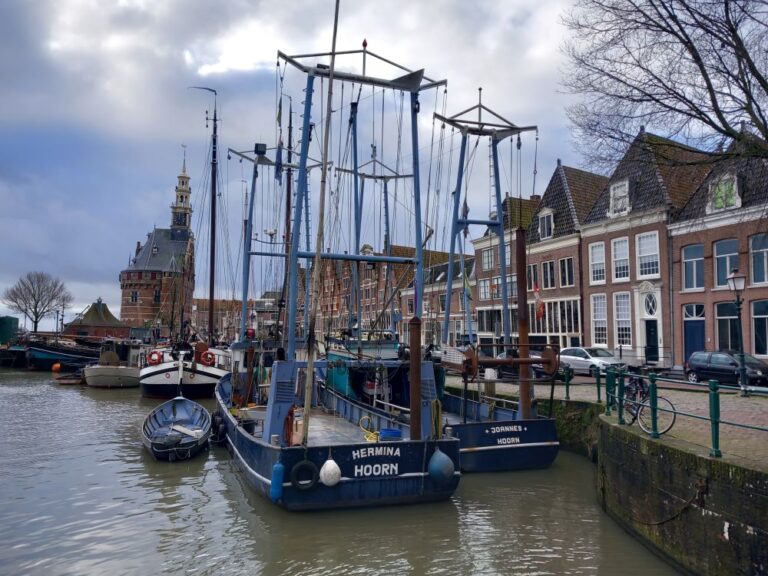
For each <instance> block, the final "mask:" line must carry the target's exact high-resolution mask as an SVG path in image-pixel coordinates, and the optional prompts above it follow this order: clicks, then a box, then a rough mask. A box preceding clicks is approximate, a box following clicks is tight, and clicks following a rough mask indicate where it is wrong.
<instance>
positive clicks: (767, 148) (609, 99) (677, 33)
mask: <svg viewBox="0 0 768 576" xmlns="http://www.w3.org/2000/svg"><path fill="white" fill-rule="evenodd" d="M563 21H564V23H565V25H566V26H567V27H568V29H569V30H570V32H571V35H570V39H569V40H568V41H567V42H566V43H565V45H564V52H565V54H566V56H567V58H568V67H567V70H566V72H565V74H564V80H563V84H564V86H565V89H566V90H567V91H568V92H570V93H573V94H576V95H579V96H580V97H581V98H580V101H579V102H578V103H576V104H575V105H573V106H571V107H570V108H569V109H568V115H569V118H570V120H571V122H572V123H573V125H574V127H575V133H574V136H575V137H576V140H577V142H578V143H579V147H580V148H581V149H582V152H583V153H585V157H586V158H587V160H588V161H590V162H591V163H592V165H593V166H604V167H605V166H607V163H609V162H612V161H614V160H615V159H616V158H617V157H619V156H620V155H621V154H623V153H624V151H626V148H627V144H628V143H629V142H631V141H632V140H633V139H634V138H635V136H636V135H637V133H638V131H639V129H640V127H641V126H643V125H644V126H645V127H646V128H647V129H648V130H649V131H652V132H656V133H658V134H660V135H663V136H666V137H668V138H674V139H675V140H677V141H680V142H682V143H685V144H688V145H691V146H696V147H699V148H701V149H703V150H708V151H711V152H713V153H716V154H717V153H719V152H720V151H721V150H723V149H726V148H728V144H730V143H731V142H734V141H735V142H737V143H739V144H740V145H739V146H738V150H739V151H740V154H741V155H749V156H757V157H763V158H765V157H768V143H767V142H768V121H767V117H766V112H767V110H768V66H767V64H768V2H766V0H576V6H575V7H574V8H573V9H572V10H571V11H570V12H569V13H568V14H567V15H566V16H564V18H563Z"/></svg>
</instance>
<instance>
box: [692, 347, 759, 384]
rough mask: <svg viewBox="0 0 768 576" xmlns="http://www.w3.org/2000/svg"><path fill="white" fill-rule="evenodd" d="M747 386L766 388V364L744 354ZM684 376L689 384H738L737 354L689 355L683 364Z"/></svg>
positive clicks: (726, 352) (730, 351) (696, 353)
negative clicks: (717, 382) (704, 382)
mask: <svg viewBox="0 0 768 576" xmlns="http://www.w3.org/2000/svg"><path fill="white" fill-rule="evenodd" d="M744 364H745V366H746V368H747V385H748V386H768V364H766V363H765V362H763V361H762V360H760V359H758V358H755V357H754V356H752V354H744ZM685 375H686V377H687V378H688V381H689V382H700V381H702V380H703V381H707V380H711V379H714V380H718V381H719V382H720V383H721V384H736V385H738V384H739V353H738V352H735V351H733V350H720V351H719V352H707V351H705V350H702V351H700V352H694V353H693V354H691V356H690V358H688V361H687V362H686V363H685Z"/></svg>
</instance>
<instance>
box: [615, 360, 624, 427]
mask: <svg viewBox="0 0 768 576" xmlns="http://www.w3.org/2000/svg"><path fill="white" fill-rule="evenodd" d="M616 397H617V398H618V400H619V403H618V405H617V407H616V409H617V410H618V411H619V424H626V422H624V370H619V391H618V393H617V394H616Z"/></svg>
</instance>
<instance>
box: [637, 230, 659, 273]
mask: <svg viewBox="0 0 768 576" xmlns="http://www.w3.org/2000/svg"><path fill="white" fill-rule="evenodd" d="M635 241H636V242H637V276H638V278H647V277H648V276H658V275H659V233H658V232H647V233H645V234H638V235H637V236H635Z"/></svg>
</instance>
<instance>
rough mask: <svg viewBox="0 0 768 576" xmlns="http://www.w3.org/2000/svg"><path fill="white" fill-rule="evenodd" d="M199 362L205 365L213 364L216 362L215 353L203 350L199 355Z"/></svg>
mask: <svg viewBox="0 0 768 576" xmlns="http://www.w3.org/2000/svg"><path fill="white" fill-rule="evenodd" d="M200 362H202V363H203V364H205V365H206V366H213V365H214V364H215V363H216V354H214V353H213V352H211V351H210V350H206V351H205V352H203V355H202V356H200Z"/></svg>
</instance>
